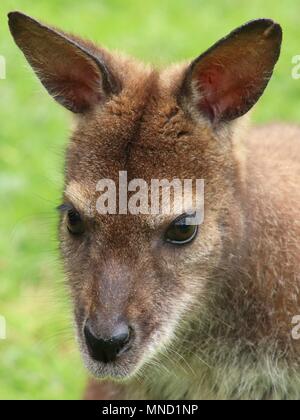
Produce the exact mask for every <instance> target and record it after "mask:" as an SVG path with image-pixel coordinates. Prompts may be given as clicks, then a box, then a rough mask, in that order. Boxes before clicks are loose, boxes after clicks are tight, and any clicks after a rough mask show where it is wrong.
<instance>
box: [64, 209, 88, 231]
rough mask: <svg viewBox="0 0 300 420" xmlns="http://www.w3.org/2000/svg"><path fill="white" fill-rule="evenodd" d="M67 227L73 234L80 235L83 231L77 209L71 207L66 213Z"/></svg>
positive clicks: (82, 224)
mask: <svg viewBox="0 0 300 420" xmlns="http://www.w3.org/2000/svg"><path fill="white" fill-rule="evenodd" d="M67 228H68V231H69V232H70V233H72V234H73V235H80V234H81V233H83V232H84V223H83V221H82V219H81V217H80V214H79V213H78V211H76V210H74V209H71V210H69V211H68V213H67Z"/></svg>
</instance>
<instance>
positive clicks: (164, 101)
mask: <svg viewBox="0 0 300 420" xmlns="http://www.w3.org/2000/svg"><path fill="white" fill-rule="evenodd" d="M117 60H119V61H120V60H121V61H120V62H121V65H120V66H119V68H118V71H119V75H118V77H119V78H120V79H121V80H122V85H123V88H122V91H121V92H120V93H119V94H118V95H115V96H113V97H111V98H110V99H109V100H108V101H107V102H106V103H104V104H102V105H99V106H98V107H97V108H96V109H94V110H93V111H92V112H90V113H88V114H86V115H84V116H81V117H80V118H79V119H78V120H77V125H76V129H75V130H74V133H73V136H72V139H71V143H70V145H69V148H68V153H67V176H66V183H67V185H69V184H70V183H73V184H74V182H75V183H78V184H82V187H81V188H82V189H84V190H85V191H88V190H90V191H91V193H92V192H93V193H94V192H95V185H96V183H97V182H98V181H99V180H100V179H102V178H109V179H114V180H117V179H118V174H119V171H121V170H122V171H124V170H125V171H127V173H128V180H130V179H133V178H142V179H145V180H146V181H150V179H152V178H156V179H165V178H166V179H173V178H180V179H195V178H211V179H212V174H213V173H214V174H215V175H217V176H218V174H220V168H221V167H222V168H223V169H222V170H225V168H226V166H227V163H226V158H225V156H226V153H224V151H225V149H226V147H228V144H227V143H226V144H225V142H224V144H221V141H220V139H219V137H218V136H217V135H216V134H215V133H214V131H213V130H212V129H211V126H210V125H209V123H199V122H195V121H194V120H193V118H192V117H190V116H189V115H188V114H187V113H186V112H185V111H184V110H183V109H182V108H181V107H180V106H179V104H178V97H177V95H178V92H179V89H180V85H181V83H182V79H183V76H184V69H185V68H186V66H185V65H177V66H173V67H171V68H169V69H167V70H163V71H161V72H159V71H157V70H155V69H152V68H150V67H145V66H143V65H141V64H140V63H137V62H135V61H133V60H129V59H124V58H122V59H120V57H118V58H117ZM228 168H229V166H228Z"/></svg>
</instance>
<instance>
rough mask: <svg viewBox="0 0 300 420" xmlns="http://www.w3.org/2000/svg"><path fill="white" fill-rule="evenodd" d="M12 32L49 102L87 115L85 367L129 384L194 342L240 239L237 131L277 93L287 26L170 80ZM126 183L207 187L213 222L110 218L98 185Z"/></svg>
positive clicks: (82, 162) (45, 35)
mask: <svg viewBox="0 0 300 420" xmlns="http://www.w3.org/2000/svg"><path fill="white" fill-rule="evenodd" d="M9 26H10V29H11V32H12V35H13V37H14V39H15V41H16V43H17V45H18V46H19V47H20V49H21V50H22V51H23V53H24V54H25V57H26V58H27V60H28V61H29V63H30V64H31V66H32V67H33V69H34V70H35V72H36V73H37V75H38V77H39V78H40V80H41V82H42V83H43V85H44V86H45V87H46V89H47V90H48V92H49V93H50V94H51V95H52V96H53V97H54V98H55V100H56V101H57V102H59V103H60V104H62V105H63V106H64V107H66V108H67V109H68V110H70V111H72V112H73V113H74V114H76V118H75V122H76V123H75V128H74V131H73V134H72V137H71V141H70V144H69V146H68V149H67V154H66V175H65V190H64V195H63V204H62V205H61V206H60V212H61V219H60V241H61V250H62V255H63V258H64V263H65V269H66V273H67V277H68V282H69V285H70V288H71V290H72V296H73V300H74V308H75V319H76V325H77V330H78V337H79V342H80V347H81V350H82V353H83V355H84V360H85V362H86V365H87V366H88V367H89V369H90V370H91V371H92V372H93V373H94V374H95V375H96V376H99V377H104V376H110V377H114V378H119V377H126V376H129V375H131V374H133V373H134V372H136V371H137V370H138V369H139V368H140V367H141V366H142V365H143V364H144V363H145V362H146V361H147V360H148V359H149V358H151V357H152V356H153V355H154V354H156V353H158V352H160V351H161V350H163V349H164V348H165V347H166V346H168V345H169V344H170V342H171V341H172V340H176V339H177V340H180V336H181V334H182V333H186V330H187V329H189V328H190V329H191V330H192V327H191V325H190V324H189V322H190V321H191V320H192V319H193V317H194V316H195V311H197V310H198V307H199V305H202V304H203V305H204V304H205V301H206V294H207V284H208V282H209V279H210V277H211V275H212V273H213V272H214V270H215V269H216V268H217V267H218V264H219V262H220V259H221V256H222V255H224V254H228V258H230V249H232V247H235V246H236V244H237V243H238V241H239V236H240V235H241V232H242V231H243V220H242V217H241V216H240V215H241V209H240V206H241V204H240V195H241V194H242V189H243V188H242V175H241V172H242V171H241V167H240V162H239V161H238V159H237V157H236V154H235V148H234V138H235V131H236V129H237V121H235V120H236V119H237V118H239V117H241V116H242V115H244V114H246V113H247V112H248V111H249V109H250V108H251V107H252V106H253V105H254V104H255V103H256V102H257V100H258V99H259V97H260V96H261V94H262V93H263V91H264V89H265V87H266V85H267V83H268V81H269V79H270V77H271V75H272V72H273V68H274V65H275V63H276V61H277V59H278V57H279V52H280V45H281V37H282V34H281V28H280V26H279V25H278V24H276V23H274V22H273V21H271V20H267V19H261V20H256V21H251V22H249V23H247V24H246V25H244V26H241V27H240V28H238V29H237V30H235V31H234V32H232V33H230V34H229V35H228V36H227V37H226V38H223V39H222V40H220V41H219V42H218V43H217V44H215V45H214V46H213V47H212V48H210V49H209V50H208V51H207V52H205V53H204V54H202V55H201V56H199V57H198V58H197V59H196V60H194V61H192V62H191V63H184V64H181V65H176V66H172V67H171V68H168V69H166V70H162V71H160V70H157V69H153V68H151V67H147V66H144V65H142V64H140V63H138V62H136V61H135V60H132V59H129V58H127V57H124V56H121V55H118V54H115V53H110V52H108V51H106V50H105V49H103V48H102V47H97V46H95V45H93V44H91V43H89V42H86V41H83V40H81V39H79V38H77V37H74V36H73V35H67V34H65V33H63V32H60V31H58V30H55V29H53V28H50V27H47V26H44V25H42V24H40V23H38V22H37V21H35V20H33V19H32V18H30V17H27V16H25V15H23V14H21V13H18V12H14V13H11V14H10V15H9ZM120 171H127V177H128V181H129V180H133V179H143V180H145V181H146V182H149V183H150V181H151V180H152V179H159V180H161V179H167V180H169V181H172V180H173V179H174V178H177V179H181V180H183V179H194V180H195V179H203V180H204V183H205V219H204V223H202V224H201V225H200V226H198V227H197V226H195V225H189V224H187V223H186V218H187V214H188V213H187V212H185V213H182V214H178V212H176V209H174V212H173V214H167V215H164V214H158V215H153V214H118V211H117V214H114V215H112V214H100V213H99V212H97V210H96V203H97V199H98V198H99V192H98V191H97V183H98V181H99V180H101V179H110V180H113V181H116V184H117V185H118V179H119V172H120ZM187 210H190V213H192V214H191V215H190V217H193V211H194V209H187ZM215 286H216V287H218V286H217V285H215ZM210 292H211V291H210ZM229 304H230V302H229Z"/></svg>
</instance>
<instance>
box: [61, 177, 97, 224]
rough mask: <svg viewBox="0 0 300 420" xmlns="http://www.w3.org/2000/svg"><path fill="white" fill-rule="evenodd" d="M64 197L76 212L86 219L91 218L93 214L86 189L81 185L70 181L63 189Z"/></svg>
mask: <svg viewBox="0 0 300 420" xmlns="http://www.w3.org/2000/svg"><path fill="white" fill-rule="evenodd" d="M65 196H66V198H67V200H70V202H71V203H72V204H73V206H74V207H75V208H76V210H78V211H79V212H80V213H82V214H84V215H85V216H87V217H93V215H94V212H93V211H92V206H91V200H90V198H89V194H88V192H87V189H85V188H84V186H83V185H82V184H80V183H79V182H76V181H71V182H70V183H69V184H68V185H67V187H66V189H65Z"/></svg>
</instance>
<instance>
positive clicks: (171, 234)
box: [165, 215, 198, 245]
mask: <svg viewBox="0 0 300 420" xmlns="http://www.w3.org/2000/svg"><path fill="white" fill-rule="evenodd" d="M187 219H188V216H187V215H185V216H181V217H180V218H179V219H176V220H174V222H173V223H172V224H171V225H170V226H169V227H168V229H167V231H166V233H165V241H166V242H169V243H172V244H176V245H185V244H187V243H189V242H191V241H192V240H193V239H194V238H195V237H196V235H197V232H198V226H197V225H191V224H187Z"/></svg>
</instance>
